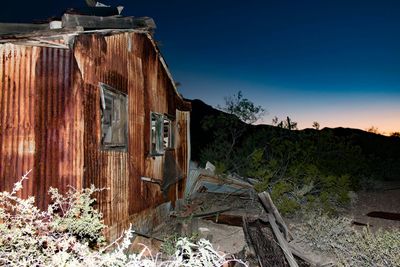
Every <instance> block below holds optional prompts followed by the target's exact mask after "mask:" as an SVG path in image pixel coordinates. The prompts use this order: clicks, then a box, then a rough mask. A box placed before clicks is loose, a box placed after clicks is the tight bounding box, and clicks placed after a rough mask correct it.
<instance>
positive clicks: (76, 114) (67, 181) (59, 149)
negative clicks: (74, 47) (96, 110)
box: [0, 44, 83, 207]
mask: <svg viewBox="0 0 400 267" xmlns="http://www.w3.org/2000/svg"><path fill="white" fill-rule="evenodd" d="M76 75H77V68H76V64H74V61H73V58H72V54H71V52H70V51H68V50H65V49H55V48H47V47H25V46H18V45H11V44H5V45H1V46H0V81H1V84H0V131H1V132H0V179H1V180H0V181H1V183H0V186H1V188H0V189H1V190H10V189H11V188H12V186H13V184H14V183H15V182H16V181H18V180H19V179H20V178H21V176H22V175H23V174H24V173H25V172H27V171H28V170H30V169H32V170H33V172H32V173H31V174H30V175H29V180H28V181H26V182H25V183H24V189H23V191H22V192H21V194H20V195H21V196H23V197H27V196H28V195H35V196H36V200H37V203H38V206H39V207H44V206H45V204H46V203H48V200H49V196H48V194H47V191H48V189H49V187H50V186H53V187H58V188H60V189H61V190H62V191H65V190H66V189H67V186H68V185H70V186H73V187H76V188H80V187H81V182H82V179H81V177H82V173H83V168H82V167H83V154H82V153H80V151H81V147H82V145H83V116H82V115H83V113H82V110H81V105H79V103H81V101H82V100H81V94H79V93H78V91H79V89H80V86H79V80H76V79H74V76H76ZM74 80H75V82H74V83H73V81H74Z"/></svg>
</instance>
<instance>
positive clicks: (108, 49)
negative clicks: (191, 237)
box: [74, 32, 187, 239]
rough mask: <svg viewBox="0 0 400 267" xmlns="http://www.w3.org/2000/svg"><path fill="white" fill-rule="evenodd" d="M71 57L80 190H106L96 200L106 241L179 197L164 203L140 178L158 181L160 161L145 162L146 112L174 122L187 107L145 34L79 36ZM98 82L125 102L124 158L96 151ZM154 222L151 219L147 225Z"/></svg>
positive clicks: (180, 160) (160, 158)
mask: <svg viewBox="0 0 400 267" xmlns="http://www.w3.org/2000/svg"><path fill="white" fill-rule="evenodd" d="M74 54H75V58H76V59H77V62H78V65H79V67H80V70H81V73H82V78H83V80H84V85H83V88H84V95H85V100H84V109H85V111H84V113H85V129H86V131H85V142H84V151H85V164H84V165H85V166H84V168H85V174H84V180H85V185H86V186H88V185H89V184H95V185H96V186H97V187H107V188H109V189H110V190H107V191H103V192H102V193H100V194H99V195H98V196H97V198H98V206H99V208H100V210H101V211H102V212H103V214H104V217H105V222H106V223H107V224H108V225H110V226H112V227H110V232H109V233H108V235H109V237H110V238H111V239H112V238H115V237H116V236H118V235H119V234H121V233H122V231H123V230H124V229H126V228H127V226H128V224H129V223H130V222H132V220H133V221H134V222H135V221H136V222H137V221H138V218H141V216H140V215H138V213H143V212H144V213H143V214H147V213H149V212H150V210H151V209H154V208H155V207H157V206H159V205H160V204H162V203H164V202H166V201H175V200H176V197H177V196H178V195H183V190H182V188H181V190H180V192H177V191H176V190H177V189H178V187H176V186H172V187H171V188H170V192H169V194H167V195H168V198H166V199H165V198H164V196H163V194H162V192H161V190H160V186H159V185H157V184H152V183H146V182H142V181H141V179H140V177H141V176H146V177H152V178H155V179H163V175H164V173H163V172H164V162H165V158H164V156H154V157H151V156H149V154H150V153H149V150H150V112H151V111H153V112H158V113H161V114H170V115H172V116H174V117H175V115H176V114H175V113H176V108H177V107H185V108H186V109H187V104H186V103H184V101H183V100H182V99H181V98H180V97H179V96H177V94H176V92H175V88H174V87H173V84H172V83H171V80H170V78H169V77H168V74H167V72H166V70H165V68H164V66H163V65H162V64H161V62H160V57H159V55H158V52H157V50H156V49H155V47H154V44H153V43H152V42H151V40H150V39H149V37H148V35H147V34H145V33H132V32H131V33H119V34H114V35H103V34H90V35H81V36H78V37H77V38H76V40H75V49H74ZM99 82H102V83H105V84H107V85H109V86H112V87H113V88H115V89H117V90H119V91H121V92H123V93H126V94H127V96H128V149H127V151H126V152H115V151H110V150H101V149H100V128H101V125H100V109H99V99H100V95H99V93H100V92H99V88H98V83H99ZM185 105H186V106H185ZM185 139H186V138H185ZM185 148H187V147H185ZM174 153H175V152H174ZM175 155H176V156H175V157H176V160H177V163H178V164H179V165H182V164H184V165H185V164H186V163H187V160H186V159H187V152H186V154H185V155H184V158H181V156H183V154H182V153H180V154H176V153H175ZM183 169H185V170H186V167H184V168H183ZM150 213H154V212H150ZM154 214H158V213H157V212H156V213H154ZM158 220H159V219H157V218H154V219H152V222H153V223H156V222H157V221H158Z"/></svg>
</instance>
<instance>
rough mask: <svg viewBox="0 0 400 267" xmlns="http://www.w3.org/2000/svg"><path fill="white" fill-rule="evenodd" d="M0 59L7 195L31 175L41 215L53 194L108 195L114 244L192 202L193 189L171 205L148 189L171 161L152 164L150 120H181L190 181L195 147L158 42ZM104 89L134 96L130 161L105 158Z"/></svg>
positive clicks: (101, 202)
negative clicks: (53, 190)
mask: <svg viewBox="0 0 400 267" xmlns="http://www.w3.org/2000/svg"><path fill="white" fill-rule="evenodd" d="M55 40H57V38H56V39H55ZM60 40H61V39H60ZM0 58H1V61H0V62H1V64H0V67H1V69H0V75H1V76H0V80H1V85H0V89H1V90H0V112H1V113H0V131H1V132H0V133H1V135H0V179H1V180H0V186H1V189H2V190H4V189H10V188H11V186H12V184H13V183H14V182H15V181H16V180H18V178H19V177H20V176H21V175H22V174H23V173H24V172H25V171H27V170H28V169H30V168H33V170H34V171H33V174H32V175H31V178H30V180H29V181H28V183H27V185H26V186H25V189H24V191H23V194H24V196H28V195H32V194H33V195H36V196H37V198H38V202H39V206H40V207H44V206H45V205H46V204H47V203H48V201H49V198H48V196H47V195H46V192H47V190H48V188H49V187H50V186H54V187H58V188H60V189H61V190H62V191H65V190H66V189H67V186H69V185H72V186H74V187H77V188H81V187H82V186H89V185H90V184H94V185H95V186H97V187H99V188H108V189H107V190H104V191H102V192H101V193H99V194H97V195H96V197H97V206H98V207H99V209H100V211H102V212H103V214H104V219H105V222H106V223H107V224H108V225H110V226H111V227H113V229H116V230H115V232H114V233H113V234H112V235H114V234H120V233H122V231H123V230H124V229H126V228H127V226H128V224H129V222H130V221H131V220H132V219H134V218H136V217H137V218H139V217H140V216H141V215H140V214H141V213H143V212H144V211H146V210H147V211H148V210H151V209H152V208H155V207H157V206H159V205H160V204H162V203H164V202H167V201H172V202H173V201H175V200H176V199H177V198H178V197H179V196H180V197H182V196H183V188H184V181H182V182H179V183H178V184H177V185H176V186H172V187H171V189H170V190H169V194H168V197H167V198H164V197H163V195H162V193H161V190H160V187H159V186H158V185H154V184H149V183H144V182H142V181H141V180H140V177H141V176H148V177H153V178H159V179H162V178H163V177H164V174H165V173H164V164H165V158H164V156H157V157H150V156H149V144H150V140H149V137H150V111H155V112H158V113H165V114H169V115H172V116H174V115H175V116H176V121H177V122H179V125H180V126H181V128H180V130H179V131H178V132H177V133H178V134H179V135H182V137H181V138H180V141H179V143H178V145H177V149H176V151H175V153H174V154H175V159H176V163H177V167H179V169H181V170H183V172H184V173H187V169H188V167H187V165H188V158H189V153H188V149H189V142H190V141H189V139H188V136H189V135H188V123H189V122H188V118H189V116H188V113H187V112H186V113H182V114H181V113H179V112H177V111H176V110H177V109H180V108H183V109H184V110H188V109H189V108H190V107H189V108H188V106H187V103H186V102H184V101H183V100H182V98H181V97H180V96H179V95H177V93H176V90H175V86H174V85H173V83H172V79H171V77H170V76H169V73H168V71H167V70H166V69H165V64H164V63H163V62H162V60H161V57H160V55H159V54H158V51H157V49H156V48H155V46H154V43H153V41H152V40H151V39H149V35H147V34H145V33H134V32H127V33H118V34H104V33H91V34H84V35H79V36H77V37H76V40H75V42H74V48H73V50H69V49H62V48H55V47H43V46H41V47H28V46H22V45H12V44H2V45H0ZM99 82H103V83H105V84H108V85H110V86H112V87H114V88H115V89H117V90H119V91H121V92H123V93H126V94H127V95H128V112H129V115H128V117H129V118H128V121H129V122H128V131H129V137H128V148H127V151H110V150H102V149H101V148H100V147H101V146H100V129H101V125H100V108H99V98H100V95H99V88H98V83H99ZM9 177H12V178H9ZM82 183H83V184H82ZM135 214H136V215H135ZM156 217H157V216H156ZM152 222H153V223H156V222H157V219H154V220H153V221H152ZM113 231H114V230H113Z"/></svg>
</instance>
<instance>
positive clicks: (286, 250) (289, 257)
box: [268, 213, 299, 267]
mask: <svg viewBox="0 0 400 267" xmlns="http://www.w3.org/2000/svg"><path fill="white" fill-rule="evenodd" d="M268 220H269V223H270V224H271V227H272V230H273V231H274V234H275V237H276V239H277V240H278V242H279V245H280V246H281V248H282V250H283V252H284V253H285V257H286V260H287V262H288V263H289V265H290V267H298V266H299V265H298V264H297V262H296V260H295V259H294V257H293V254H292V251H291V250H290V248H289V244H288V243H287V242H286V239H285V238H284V237H283V235H282V233H281V231H280V230H279V227H278V225H277V224H276V222H275V217H274V215H272V214H271V213H269V214H268Z"/></svg>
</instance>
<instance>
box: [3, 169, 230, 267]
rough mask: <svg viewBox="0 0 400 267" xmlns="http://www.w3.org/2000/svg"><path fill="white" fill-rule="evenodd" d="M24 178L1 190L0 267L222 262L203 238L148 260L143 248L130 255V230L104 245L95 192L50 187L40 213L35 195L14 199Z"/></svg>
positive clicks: (181, 243)
mask: <svg viewBox="0 0 400 267" xmlns="http://www.w3.org/2000/svg"><path fill="white" fill-rule="evenodd" d="M25 179H27V174H26V175H25V176H24V177H23V178H22V180H21V181H19V182H18V183H16V184H15V186H14V189H13V191H12V192H7V191H4V192H0V222H1V223H0V265H6V266H54V267H55V266H71V267H72V266H78V267H79V266H84V267H94V266H96V267H102V266H104V267H105V266H132V267H136V266H137V267H139V266H140V267H142V266H143V267H144V266H146V267H155V266H221V265H223V264H224V263H226V262H227V260H226V259H225V255H223V254H220V253H218V252H217V251H215V250H214V249H213V248H212V245H211V244H210V243H209V242H208V241H207V240H199V241H198V242H191V241H190V240H189V239H187V238H179V239H177V240H176V243H175V246H174V249H175V251H174V253H171V254H172V256H170V257H169V258H168V259H164V260H161V256H160V255H158V254H157V255H154V256H152V254H151V251H149V249H148V248H147V247H145V246H144V248H143V250H142V251H141V253H139V254H130V253H128V249H129V247H130V245H131V239H132V237H133V233H134V231H132V230H131V228H129V229H127V230H126V231H125V234H124V235H123V236H121V238H120V239H118V240H117V241H115V242H113V243H112V244H109V245H106V244H105V243H104V242H103V241H104V236H103V234H102V232H103V230H104V228H105V227H106V226H105V225H104V224H103V221H102V215H101V213H99V212H98V211H96V210H95V209H94V208H93V205H92V204H93V201H94V199H93V198H91V195H92V193H94V192H96V191H98V189H95V188H94V187H93V186H92V187H90V188H88V189H83V190H74V189H71V190H69V192H67V193H66V195H61V194H60V193H59V192H58V191H57V190H56V189H51V190H50V194H51V196H52V199H53V204H51V205H50V206H49V207H48V209H47V211H41V210H39V209H38V208H37V207H36V206H35V199H34V197H29V198H28V199H21V198H19V197H18V196H17V192H18V191H19V190H21V188H22V182H23V180H25ZM145 254H146V255H149V256H145Z"/></svg>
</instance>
